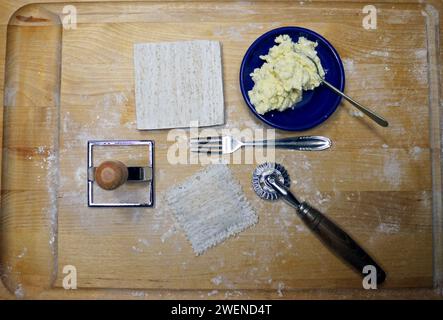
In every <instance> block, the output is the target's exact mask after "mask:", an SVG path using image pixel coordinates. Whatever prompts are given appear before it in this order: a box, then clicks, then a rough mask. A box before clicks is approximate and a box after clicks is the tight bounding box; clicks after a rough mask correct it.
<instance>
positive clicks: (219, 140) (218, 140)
mask: <svg viewBox="0 0 443 320" xmlns="http://www.w3.org/2000/svg"><path fill="white" fill-rule="evenodd" d="M195 143H196V144H208V143H217V144H221V143H222V136H213V137H198V138H192V139H191V144H195Z"/></svg>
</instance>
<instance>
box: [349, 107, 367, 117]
mask: <svg viewBox="0 0 443 320" xmlns="http://www.w3.org/2000/svg"><path fill="white" fill-rule="evenodd" d="M349 114H350V115H351V116H353V117H356V118H363V117H364V116H365V114H364V113H363V112H361V111H360V110H357V109H349Z"/></svg>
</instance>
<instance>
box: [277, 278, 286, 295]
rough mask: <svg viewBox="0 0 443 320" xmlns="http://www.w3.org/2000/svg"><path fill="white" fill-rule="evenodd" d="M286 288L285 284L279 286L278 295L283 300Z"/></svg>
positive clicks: (281, 283) (280, 283)
mask: <svg viewBox="0 0 443 320" xmlns="http://www.w3.org/2000/svg"><path fill="white" fill-rule="evenodd" d="M284 288H285V284H284V283H283V282H279V283H278V285H277V295H278V296H279V297H280V298H281V297H283V290H284Z"/></svg>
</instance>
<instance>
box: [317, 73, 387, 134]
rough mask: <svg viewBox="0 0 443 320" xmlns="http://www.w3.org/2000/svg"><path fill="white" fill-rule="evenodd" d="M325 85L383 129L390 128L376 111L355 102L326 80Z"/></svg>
mask: <svg viewBox="0 0 443 320" xmlns="http://www.w3.org/2000/svg"><path fill="white" fill-rule="evenodd" d="M322 82H323V84H324V85H326V86H327V87H328V88H329V89H331V90H332V91H334V92H335V93H337V94H339V95H341V96H342V97H343V98H345V99H346V100H348V101H349V102H350V103H351V104H352V105H353V106H354V107H356V108H357V109H358V110H360V111H361V112H363V113H364V114H365V115H367V116H368V117H369V118H371V119H372V120H374V121H375V122H377V123H378V124H379V125H381V126H382V127H387V126H389V123H388V121H386V120H385V119H384V118H383V117H382V116H379V115H378V114H376V113H375V112H374V111H371V110H369V109H368V108H366V107H364V106H362V105H361V104H360V103H358V102H357V101H355V100H354V99H352V98H351V97H350V96H348V95H346V94H344V93H343V92H341V91H340V90H338V89H337V88H336V87H334V86H333V85H332V84H330V83H329V82H327V81H326V80H322Z"/></svg>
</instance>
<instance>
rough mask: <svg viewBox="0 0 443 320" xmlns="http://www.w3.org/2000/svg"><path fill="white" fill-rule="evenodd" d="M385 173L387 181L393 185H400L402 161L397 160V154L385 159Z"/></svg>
mask: <svg viewBox="0 0 443 320" xmlns="http://www.w3.org/2000/svg"><path fill="white" fill-rule="evenodd" d="M383 175H384V178H385V179H386V180H387V182H389V183H390V184H391V185H392V186H394V187H397V186H399V185H400V183H401V179H402V170H401V166H400V162H399V161H398V160H397V157H396V156H395V155H391V156H389V158H387V159H386V160H385V163H384V167H383Z"/></svg>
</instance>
